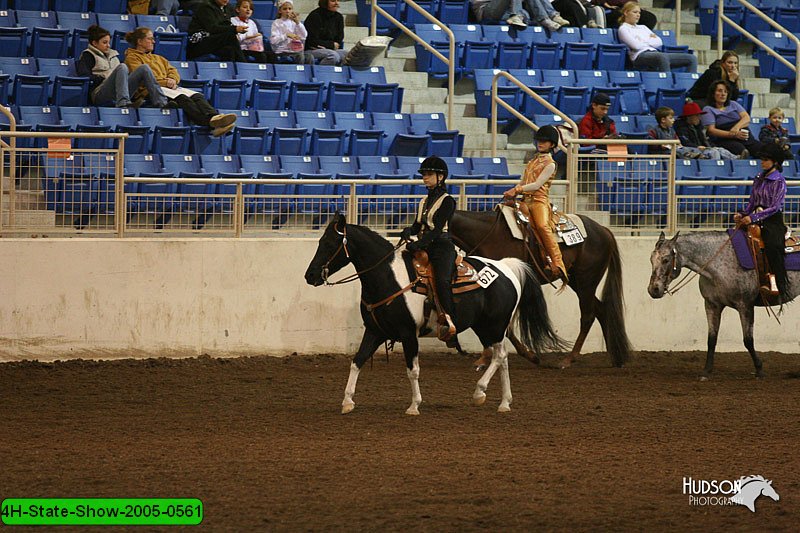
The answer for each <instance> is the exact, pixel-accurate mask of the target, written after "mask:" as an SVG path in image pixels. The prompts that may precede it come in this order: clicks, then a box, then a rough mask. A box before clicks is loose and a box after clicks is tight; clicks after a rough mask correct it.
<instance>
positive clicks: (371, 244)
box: [305, 213, 562, 415]
mask: <svg viewBox="0 0 800 533" xmlns="http://www.w3.org/2000/svg"><path fill="white" fill-rule="evenodd" d="M351 262H352V263H353V266H354V267H355V269H356V271H357V273H358V277H359V278H360V281H361V290H362V292H361V317H362V319H363V320H364V327H365V330H364V336H363V338H362V339H361V345H360V346H359V348H358V352H356V355H355V357H354V358H353V361H352V363H351V365H350V377H349V379H348V380H347V387H346V388H345V393H344V400H343V401H342V413H343V414H344V413H349V412H350V411H352V410H353V408H354V407H355V402H354V401H353V396H354V394H355V391H356V382H357V381H358V374H359V371H360V370H361V367H362V366H363V365H364V363H366V362H367V360H369V358H370V357H372V355H373V354H374V353H375V350H377V349H378V347H379V346H380V345H381V344H383V343H384V342H386V341H399V342H401V343H402V344H403V354H404V356H405V361H406V373H407V375H408V379H409V381H410V382H411V405H410V406H409V408H408V409H407V410H406V414H409V415H417V414H419V405H420V403H421V402H422V395H421V394H420V389H419V371H420V367H419V359H418V352H419V341H418V339H417V337H418V334H419V331H420V330H421V329H423V328H424V327H425V326H426V324H425V316H424V310H423V307H424V304H425V296H423V295H420V294H416V293H414V292H411V291H408V290H405V291H404V290H403V289H404V288H408V287H409V286H410V285H411V283H412V282H413V280H414V279H415V278H416V274H415V271H414V268H413V265H412V256H411V254H409V253H408V252H403V251H401V250H395V249H394V247H393V246H392V244H391V243H390V242H389V241H387V240H386V239H384V238H383V237H381V236H380V235H378V234H377V233H375V232H373V231H372V230H370V229H368V228H365V227H363V226H358V225H353V224H347V223H346V221H345V218H344V217H343V216H342V215H340V214H338V213H337V214H336V216H335V217H334V218H333V220H332V221H331V222H330V224H329V225H328V227H327V228H326V229H325V232H324V233H323V235H322V237H321V238H320V240H319V245H318V247H317V252H316V254H315V255H314V258H313V259H312V260H311V263H310V264H309V266H308V269H307V270H306V274H305V278H306V281H307V282H308V284H309V285H313V286H315V287H316V286H319V285H322V284H323V283H326V282H327V277H328V275H330V274H333V273H334V272H337V271H338V270H340V269H342V268H343V267H344V266H345V265H347V264H348V263H351ZM469 262H470V263H471V264H472V265H473V266H474V267H475V268H476V270H477V271H478V272H480V271H482V269H484V267H485V268H486V269H488V270H487V277H493V278H494V281H492V282H491V284H489V285H488V286H487V287H486V288H483V289H478V290H474V291H471V292H465V293H462V294H459V295H458V298H457V301H456V316H455V322H456V327H457V328H458V331H464V330H466V329H468V328H471V329H472V330H473V331H474V332H475V334H476V335H477V336H478V339H480V341H481V344H482V345H483V347H484V348H491V350H492V361H491V364H490V365H489V366H488V368H487V369H486V372H485V373H484V374H483V376H481V378H480V380H479V381H478V384H477V386H476V388H475V392H474V394H473V401H474V403H475V404H476V405H481V404H483V403H484V402H485V401H486V388H487V386H488V384H489V381H490V380H491V378H492V376H493V375H494V373H495V372H496V371H497V370H498V369H499V370H500V381H501V386H502V393H501V402H500V406H499V408H498V411H500V412H505V411H510V410H511V381H510V379H509V375H508V357H507V356H508V354H507V352H506V349H505V347H504V345H503V340H504V338H505V334H506V330H507V329H508V328H509V326H510V324H511V323H512V319H514V318H516V319H517V323H518V326H519V329H520V333H521V335H522V337H523V339H524V341H525V342H526V343H529V344H528V345H529V346H531V347H532V348H533V349H534V350H536V351H537V352H540V351H541V350H543V349H545V348H551V347H552V348H554V349H559V348H560V347H561V345H562V341H561V339H560V338H559V337H558V336H557V335H556V334H555V332H554V331H553V329H552V326H551V324H550V320H549V318H548V315H547V305H546V303H545V301H544V297H543V295H542V290H541V287H540V286H539V283H538V282H537V281H536V278H535V276H534V274H533V272H532V270H531V269H530V267H529V266H527V265H526V264H525V263H524V262H522V261H520V260H518V259H502V260H499V261H493V260H490V259H483V258H477V257H470V258H469ZM427 325H428V326H430V328H431V329H433V330H434V331H435V330H436V312H435V311H434V312H433V313H431V316H430V317H429V322H428V324H427Z"/></svg>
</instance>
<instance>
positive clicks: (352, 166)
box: [319, 155, 370, 179]
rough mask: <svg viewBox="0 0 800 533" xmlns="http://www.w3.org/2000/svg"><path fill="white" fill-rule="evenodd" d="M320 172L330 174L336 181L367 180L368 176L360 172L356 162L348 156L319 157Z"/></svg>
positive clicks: (355, 159)
mask: <svg viewBox="0 0 800 533" xmlns="http://www.w3.org/2000/svg"><path fill="white" fill-rule="evenodd" d="M319 169H320V172H322V173H325V174H331V175H332V176H335V177H336V179H369V178H370V175H369V174H367V173H364V172H361V171H360V170H359V168H358V160H357V158H355V157H350V156H330V155H321V156H319Z"/></svg>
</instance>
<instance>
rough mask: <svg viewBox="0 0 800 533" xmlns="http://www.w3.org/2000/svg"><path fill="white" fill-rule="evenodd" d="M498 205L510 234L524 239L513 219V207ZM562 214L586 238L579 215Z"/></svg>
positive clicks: (558, 238)
mask: <svg viewBox="0 0 800 533" xmlns="http://www.w3.org/2000/svg"><path fill="white" fill-rule="evenodd" d="M499 206H500V212H501V213H503V218H505V220H506V224H507V225H508V229H509V230H511V236H512V237H514V238H515V239H517V240H519V241H522V240H524V239H525V236H524V235H523V234H522V231H521V230H520V229H519V225H518V224H517V221H516V220H515V216H516V213H515V211H514V208H513V207H511V206H508V205H504V204H499ZM562 216H565V217H567V218H569V219H570V221H572V223H573V224H575V226H576V227H577V228H578V230H579V231H580V232H581V235H583V238H584V239H586V226H584V225H583V219H582V218H581V217H579V216H578V215H572V214H565V213H562ZM554 235H555V236H556V241H558V242H564V239H562V238H561V237H559V235H558V233H557V232H554Z"/></svg>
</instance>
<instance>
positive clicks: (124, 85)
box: [75, 25, 167, 107]
mask: <svg viewBox="0 0 800 533" xmlns="http://www.w3.org/2000/svg"><path fill="white" fill-rule="evenodd" d="M87 33H88V34H89V47H88V48H87V49H86V50H84V51H83V52H81V55H80V57H79V58H78V61H76V62H75V70H76V71H77V73H78V75H79V76H87V77H89V78H91V90H90V94H91V98H92V103H94V104H95V105H107V104H109V103H110V104H112V105H115V106H117V107H139V106H140V105H141V104H142V102H143V100H144V99H140V100H137V101H136V102H135V103H134V102H131V94H132V93H135V92H136V90H137V89H138V88H139V87H140V86H144V87H145V89H147V91H148V92H149V93H150V99H151V100H152V102H153V105H155V106H156V107H164V106H165V105H167V98H166V97H165V96H164V94H163V93H162V92H161V90H160V88H159V86H158V82H156V78H155V76H153V71H152V70H150V67H148V66H147V65H145V66H144V68H141V69H137V70H136V72H134V73H133V74H129V72H128V67H127V66H126V65H125V64H124V63H120V61H119V52H117V51H116V50H114V49H113V48H111V34H110V33H109V31H108V30H107V29H105V28H101V27H100V26H97V25H92V26H90V27H89V28H88V30H87Z"/></svg>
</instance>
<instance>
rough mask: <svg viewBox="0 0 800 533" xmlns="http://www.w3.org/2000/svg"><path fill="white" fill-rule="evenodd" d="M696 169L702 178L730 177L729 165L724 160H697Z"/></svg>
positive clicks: (730, 168) (728, 162)
mask: <svg viewBox="0 0 800 533" xmlns="http://www.w3.org/2000/svg"><path fill="white" fill-rule="evenodd" d="M697 169H698V172H699V173H700V174H701V175H702V176H711V177H727V176H730V175H731V170H732V167H731V163H730V161H726V160H724V159H716V160H714V159H698V160H697Z"/></svg>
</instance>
